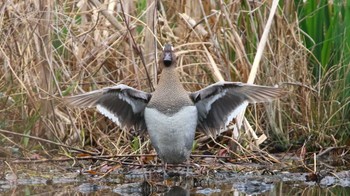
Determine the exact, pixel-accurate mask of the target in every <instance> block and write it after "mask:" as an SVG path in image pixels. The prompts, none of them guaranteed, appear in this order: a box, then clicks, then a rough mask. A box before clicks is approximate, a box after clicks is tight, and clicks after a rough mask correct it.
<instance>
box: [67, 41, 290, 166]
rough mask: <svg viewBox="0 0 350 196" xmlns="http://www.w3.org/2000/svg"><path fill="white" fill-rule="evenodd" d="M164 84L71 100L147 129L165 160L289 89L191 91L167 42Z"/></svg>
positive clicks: (186, 152)
mask: <svg viewBox="0 0 350 196" xmlns="http://www.w3.org/2000/svg"><path fill="white" fill-rule="evenodd" d="M159 64H160V66H161V67H162V73H161V75H160V79H159V83H158V86H157V87H156V89H155V91H154V92H153V93H146V92H143V91H140V90H136V89H134V88H132V87H129V86H126V85H123V84H119V85H117V86H113V87H107V88H103V89H101V90H96V91H92V92H88V93H84V94H81V95H77V96H72V97H66V101H67V102H68V103H69V104H70V105H73V106H77V107H92V106H96V107H97V110H98V111H99V112H100V113H102V114H103V115H105V116H107V117H108V118H110V119H111V120H113V121H114V122H115V123H116V124H118V125H119V126H121V127H122V128H124V127H126V128H131V127H135V128H136V129H138V130H147V131H148V133H149V135H150V138H151V142H152V145H153V146H154V148H155V149H156V151H157V153H158V155H159V157H160V158H161V159H162V160H163V161H164V162H165V163H174V164H177V163H182V162H184V161H186V160H187V159H188V158H189V156H190V153H191V149H192V144H193V140H194V135H195V131H196V129H197V130H200V131H203V132H205V133H207V134H213V135H215V134H217V133H218V132H219V131H220V129H223V128H225V126H226V125H227V124H228V123H229V122H230V121H231V120H232V119H233V118H235V117H236V116H237V114H238V113H239V112H240V111H241V110H242V109H243V108H245V107H246V106H247V105H248V103H256V102H265V101H271V100H273V99H275V98H277V97H280V96H281V95H283V94H284V91H283V89H280V88H275V87H267V86H259V85H251V84H244V83H239V82H217V83H215V84H212V85H210V86H208V87H206V88H204V89H201V90H199V91H196V92H187V91H186V90H185V89H184V88H183V86H182V84H181V82H180V79H179V77H178V73H177V72H176V56H175V54H174V52H173V49H172V46H171V45H170V44H166V45H165V47H164V51H163V54H162V56H161V59H160V62H159Z"/></svg>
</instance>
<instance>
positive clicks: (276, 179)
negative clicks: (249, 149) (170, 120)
mask: <svg viewBox="0 0 350 196" xmlns="http://www.w3.org/2000/svg"><path fill="white" fill-rule="evenodd" d="M26 172H27V173H25V172H24V173H22V174H20V175H17V176H16V177H14V176H12V175H11V173H7V174H5V176H4V177H3V178H2V179H1V180H0V195H37V194H40V195H56V194H63V195H81V194H84V195H85V194H86V195H157V194H160V195H233V194H235V195H252V194H254V195H350V171H343V172H339V173H336V174H335V173H334V174H331V173H328V174H325V175H324V176H322V179H321V180H320V182H319V183H316V182H311V181H309V182H307V181H306V176H307V175H308V174H306V173H289V172H279V173H275V174H272V173H268V174H258V173H254V172H217V171H212V172H210V173H207V174H206V175H197V174H193V173H191V172H189V175H188V177H186V176H185V172H180V173H169V176H168V177H166V178H165V179H164V176H163V173H162V171H161V170H156V171H144V170H141V169H140V170H133V171H128V172H127V173H122V172H121V171H117V172H112V173H110V174H109V175H108V176H98V175H91V174H87V173H84V172H83V173H82V172H78V171H76V172H71V173H65V174H57V175H52V176H49V175H47V174H42V175H37V174H36V175H32V174H30V171H26Z"/></svg>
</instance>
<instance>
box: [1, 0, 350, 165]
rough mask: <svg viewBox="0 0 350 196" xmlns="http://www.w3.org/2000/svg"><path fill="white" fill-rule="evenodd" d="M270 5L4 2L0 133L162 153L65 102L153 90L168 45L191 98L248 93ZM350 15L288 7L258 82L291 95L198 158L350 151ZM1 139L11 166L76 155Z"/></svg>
mask: <svg viewBox="0 0 350 196" xmlns="http://www.w3.org/2000/svg"><path fill="white" fill-rule="evenodd" d="M271 5H272V1H249V0H244V1H232V0H228V1H174V2H173V1H152V0H151V1H146V0H140V1H119V0H115V1H108V0H104V1H102V0H99V1H98V0H66V1H62V0H56V1H51V0H43V1H39V0H31V1H21V0H8V1H5V2H4V3H3V4H2V5H1V6H0V9H1V12H0V36H1V38H0V67H1V68H0V130H1V131H4V130H7V131H10V132H14V133H20V134H22V135H28V136H34V137H39V138H44V139H47V140H50V141H54V142H55V143H59V144H65V145H69V146H75V147H77V148H81V149H86V150H89V151H90V152H95V153H97V154H106V155H110V154H114V155H123V154H125V155H126V154H152V153H155V151H154V150H153V148H152V146H151V145H150V142H149V140H148V137H147V136H145V135H140V134H139V133H137V132H136V131H135V130H120V128H118V127H117V126H116V125H114V124H113V123H112V122H111V121H110V120H108V119H107V118H105V117H103V116H102V115H100V114H98V113H97V112H96V111H95V110H93V109H87V110H78V109H72V108H69V107H67V106H66V105H65V104H64V103H62V101H61V98H62V97H64V96H67V95H73V94H78V93H81V92H86V91H91V90H95V89H99V88H102V87H105V86H112V85H116V84H120V83H123V84H127V85H130V86H132V87H134V88H137V89H142V90H145V91H148V92H150V91H152V90H153V89H154V86H155V85H156V81H157V75H158V73H159V69H158V67H157V64H156V62H157V58H158V53H159V51H160V49H161V46H162V45H163V44H164V43H169V42H170V43H172V44H173V45H174V46H175V49H176V51H177V54H178V56H179V58H178V71H179V72H180V75H181V80H182V82H183V83H184V85H185V88H186V89H187V90H189V91H195V90H198V89H200V88H203V87H205V86H207V85H209V84H212V83H214V82H216V81H219V80H227V81H242V82H247V81H248V78H249V75H250V73H251V70H252V66H253V63H254V59H255V56H256V54H257V50H258V45H259V43H260V42H261V41H263V40H261V37H262V34H263V32H264V30H265V28H266V24H267V20H268V18H269V15H270V13H271ZM349 6H350V5H348V3H347V2H345V1H336V0H334V1H332V2H330V1H316V0H310V1H306V2H303V1H285V2H280V3H279V6H278V8H277V11H276V12H275V13H274V14H273V20H272V23H271V27H270V29H269V32H268V34H267V39H266V40H265V41H266V46H265V47H264V48H262V49H263V50H262V51H261V52H262V58H261V59H260V60H259V62H258V64H259V66H258V67H257V68H258V69H257V73H256V74H254V77H255V81H254V83H256V84H261V85H278V86H281V87H283V88H285V89H287V90H288V91H289V92H290V93H289V94H288V95H287V96H285V97H283V98H282V99H280V100H279V101H275V102H273V103H269V104H259V105H255V106H250V107H249V108H248V110H247V111H246V113H245V116H246V119H247V121H248V122H249V125H250V127H246V126H243V128H242V129H241V130H240V132H239V135H240V136H239V139H237V140H236V139H234V136H233V134H232V131H230V130H231V129H230V130H228V131H227V132H225V133H223V134H222V135H221V136H220V137H218V138H216V139H215V140H212V139H211V138H207V137H205V135H203V134H201V133H198V135H197V142H196V143H195V146H194V153H195V154H202V153H203V152H210V153H211V154H214V155H219V154H220V153H222V152H223V151H225V153H228V154H229V155H235V156H238V157H240V156H243V155H246V156H248V155H251V154H254V153H252V152H253V151H255V150H257V149H264V150H267V151H274V152H276V151H278V152H281V151H282V152H288V151H296V150H298V149H299V148H301V147H302V146H303V145H304V146H306V147H307V149H308V151H319V150H322V149H324V148H327V147H339V146H346V145H349V142H350V140H349V135H350V66H349V61H350V55H349V45H350V40H349V39H350V35H349V27H350V18H349V17H350V15H349V14H350V12H349V9H348V7H349ZM231 128H232V127H231ZM250 129H252V130H253V132H252V131H249V130H250ZM0 134H1V135H0V143H1V146H0V149H1V151H2V152H4V153H5V155H6V156H13V152H12V151H11V149H20V152H21V153H22V155H23V156H26V157H28V156H31V155H32V154H33V153H38V154H46V155H50V156H51V155H52V150H53V151H57V150H58V152H59V153H65V154H67V155H71V151H70V149H69V148H67V146H59V145H55V144H50V143H47V142H45V141H43V140H36V139H33V138H28V137H17V136H15V135H11V134H8V133H5V132H0ZM236 134H237V133H236ZM58 146H59V147H60V148H58ZM237 146H239V148H237ZM235 149H236V150H235ZM237 149H240V150H237ZM139 161H141V160H139Z"/></svg>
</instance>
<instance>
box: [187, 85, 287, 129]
mask: <svg viewBox="0 0 350 196" xmlns="http://www.w3.org/2000/svg"><path fill="white" fill-rule="evenodd" d="M284 94H285V91H284V90H283V89H281V88H275V87H268V86H259V85H252V84H245V83H240V82H217V83H215V84H212V85H210V86H208V87H206V88H203V89H202V90H199V91H196V92H193V93H190V97H191V99H192V100H193V102H194V103H195V105H196V107H197V110H198V126H197V129H198V130H200V131H203V132H205V133H206V134H212V135H216V134H217V133H218V132H219V131H220V129H223V128H225V127H226V126H227V125H228V123H229V122H231V121H232V119H234V118H236V117H237V115H238V114H239V113H240V112H241V111H242V109H244V108H245V107H246V106H247V105H248V103H259V102H266V101H271V100H273V99H275V98H278V97H281V96H282V95H284Z"/></svg>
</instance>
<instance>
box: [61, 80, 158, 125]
mask: <svg viewBox="0 0 350 196" xmlns="http://www.w3.org/2000/svg"><path fill="white" fill-rule="evenodd" d="M151 96H152V95H151V94H150V93H146V92H143V91H140V90H137V89H134V88H132V87H129V86H127V85H124V84H120V85H117V86H113V87H107V88H103V89H100V90H95V91H91V92H88V93H84V94H80V95H76V96H71V97H65V98H64V100H65V101H66V103H68V104H69V105H71V106H75V107H96V108H97V110H98V111H99V112H100V113H101V114H103V115H105V116H106V117H108V118H109V119H111V120H112V121H113V122H115V123H116V124H117V125H119V126H120V127H121V128H124V127H126V128H132V127H134V128H135V129H136V130H146V124H145V120H144V116H143V114H144V110H145V107H146V105H147V103H148V102H149V100H150V99H151Z"/></svg>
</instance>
